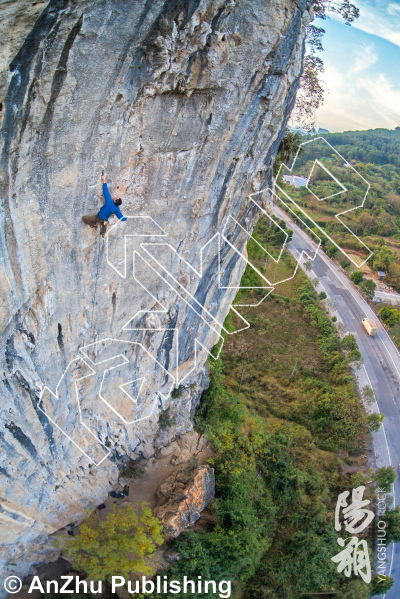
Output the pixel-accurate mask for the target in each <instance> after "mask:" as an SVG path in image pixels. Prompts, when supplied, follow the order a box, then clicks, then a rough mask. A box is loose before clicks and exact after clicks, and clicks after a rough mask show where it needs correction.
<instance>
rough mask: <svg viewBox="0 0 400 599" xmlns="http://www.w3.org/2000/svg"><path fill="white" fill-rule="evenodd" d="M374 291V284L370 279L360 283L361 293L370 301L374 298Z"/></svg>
mask: <svg viewBox="0 0 400 599" xmlns="http://www.w3.org/2000/svg"><path fill="white" fill-rule="evenodd" d="M375 289H376V283H374V281H372V280H371V279H367V280H366V281H362V283H360V290H361V293H362V294H363V295H365V297H366V298H367V299H369V300H370V301H372V300H373V299H374V297H375Z"/></svg>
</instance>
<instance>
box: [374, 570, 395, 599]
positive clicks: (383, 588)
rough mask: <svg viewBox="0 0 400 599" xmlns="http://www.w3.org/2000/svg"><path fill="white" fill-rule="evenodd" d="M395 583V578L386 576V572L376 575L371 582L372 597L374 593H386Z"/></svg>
mask: <svg viewBox="0 0 400 599" xmlns="http://www.w3.org/2000/svg"><path fill="white" fill-rule="evenodd" d="M393 583H394V580H393V578H389V576H385V575H384V574H378V576H374V578H373V579H372V580H371V582H370V592H371V597H373V596H374V595H384V594H385V593H387V592H388V591H389V590H390V589H391V588H392V586H393Z"/></svg>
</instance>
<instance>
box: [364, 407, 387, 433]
mask: <svg viewBox="0 0 400 599" xmlns="http://www.w3.org/2000/svg"><path fill="white" fill-rule="evenodd" d="M384 418H385V416H384V415H383V414H381V413H380V412H378V413H374V414H369V415H368V416H367V426H368V429H369V430H370V431H371V433H376V432H377V431H379V429H380V426H381V424H382V422H383V419H384Z"/></svg>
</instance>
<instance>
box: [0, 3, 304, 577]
mask: <svg viewBox="0 0 400 599" xmlns="http://www.w3.org/2000/svg"><path fill="white" fill-rule="evenodd" d="M3 4H4V3H0V11H3V15H2V16H3V17H4V18H3V19H2V28H3V30H4V31H6V32H10V31H12V32H13V33H12V35H11V34H10V35H9V37H8V38H4V39H5V40H6V42H5V43H6V46H7V47H6V50H4V51H2V54H1V55H0V64H1V71H2V72H1V79H0V82H1V87H0V90H1V94H2V96H1V97H0V102H1V112H0V119H1V127H2V147H1V164H0V175H1V211H0V219H1V230H0V235H1V255H0V342H1V356H2V363H1V370H0V374H1V379H2V381H1V383H0V385H1V395H2V401H1V407H0V409H1V421H2V426H1V432H0V444H1V453H0V479H1V493H0V496H1V499H0V502H1V507H0V530H1V540H2V544H3V548H2V553H1V560H2V570H3V572H4V573H10V572H17V573H20V574H25V573H26V572H27V571H28V570H29V567H30V566H31V564H32V563H38V562H39V561H41V560H43V559H49V558H50V557H51V551H50V548H51V546H52V545H51V542H50V540H49V539H48V535H49V534H51V533H53V532H55V531H56V530H58V529H59V528H60V527H62V526H64V525H65V524H67V523H68V522H69V521H71V520H75V521H77V520H79V518H82V517H83V516H84V515H85V508H86V507H87V506H94V505H96V504H97V503H100V501H101V500H102V499H103V498H104V496H105V494H106V492H107V491H108V490H110V489H111V488H112V485H113V484H114V483H115V481H116V479H117V476H118V465H119V463H120V462H121V461H122V460H123V459H124V457H125V456H130V457H131V458H134V457H135V456H139V455H144V456H147V457H148V456H150V455H151V454H152V452H154V451H155V448H157V447H160V446H161V445H162V444H163V443H165V442H167V441H168V440H169V439H171V438H172V437H173V436H174V435H177V434H180V433H182V432H184V431H186V430H189V429H190V428H191V421H190V415H191V412H192V411H193V409H194V406H195V405H196V402H197V401H198V398H199V395H200V393H201V390H202V388H204V385H205V384H206V377H205V376H204V369H203V365H204V362H205V360H206V358H207V351H208V350H209V349H210V348H211V347H212V346H213V345H214V344H215V343H216V342H217V341H218V338H219V333H220V330H221V326H222V323H223V321H224V318H225V316H226V315H227V313H228V311H229V309H230V306H231V303H232V301H233V298H234V296H235V294H236V291H237V289H235V288H237V286H238V284H239V281H240V277H241V275H242V273H243V270H244V267H245V262H244V260H243V259H241V258H240V256H239V254H238V253H237V252H236V251H235V248H241V247H242V246H243V244H244V241H245V239H246V236H245V235H244V237H242V238H241V236H240V235H241V233H240V231H241V229H240V227H236V228H235V229H234V232H233V233H232V234H231V235H230V236H229V239H227V238H224V237H223V236H222V232H223V231H224V226H225V224H226V222H227V219H228V218H229V217H230V216H231V217H233V219H235V220H236V221H237V222H239V223H240V224H241V226H242V227H243V229H245V230H247V231H251V229H252V226H253V225H254V222H255V219H256V216H255V212H254V210H253V208H252V207H251V206H252V204H251V202H249V201H248V199H247V198H248V196H249V194H250V193H252V192H254V191H256V190H258V189H259V188H260V187H261V186H264V185H265V184H267V183H268V182H269V179H270V177H271V174H272V165H273V162H274V159H275V154H276V151H277V148H278V145H279V142H280V139H281V137H282V135H283V133H284V130H285V126H286V122H287V119H288V116H289V114H290V110H291V108H292V106H293V103H294V98H295V93H296V90H297V87H298V82H299V75H300V72H301V65H302V54H303V46H304V34H305V26H306V24H307V22H308V20H309V14H308V12H307V2H306V1H305V0H300V2H292V0H276V1H271V2H268V1H265V0H262V1H261V0H254V1H253V0H252V1H250V0H238V1H234V0H200V1H199V0H190V1H186V2H183V1H179V0H176V1H175V0H167V1H162V0H158V1H157V0H150V1H148V2H140V1H139V0H137V1H136V0H117V1H112V0H103V1H98V0H94V1H84V0H75V1H74V0H70V1H68V0H51V1H50V2H49V3H48V4H47V5H46V4H45V3H37V6H36V9H35V10H36V12H35V11H34V10H33V9H32V8H31V7H30V6H29V3H28V5H27V3H26V2H25V3H24V2H22V0H20V1H18V0H17V1H16V2H14V3H12V4H13V5H14V6H13V9H12V10H11V9H10V6H7V5H4V7H3ZM17 5H18V6H17ZM26 5H27V6H26ZM17 8H18V10H17ZM38 8H40V11H42V12H40V11H38ZM28 9H29V10H28ZM0 14H1V13H0ZM102 168H104V169H105V171H106V174H107V177H108V183H109V188H110V191H111V193H112V195H113V197H114V198H115V197H121V198H122V200H123V204H122V206H121V208H122V212H123V214H124V215H126V216H128V220H127V221H126V222H125V223H122V222H118V223H116V224H113V225H111V226H110V227H109V232H108V234H107V236H106V239H105V240H104V241H103V240H102V239H101V238H100V237H99V233H98V231H97V230H93V229H90V228H89V227H88V226H86V225H84V224H83V223H82V221H81V217H82V216H83V215H84V214H96V213H97V212H98V210H99V209H100V207H101V205H102V202H103V200H102V189H101V185H100V174H101V170H102ZM174 388H175V389H177V388H178V391H175V392H173V393H172V396H171V392H172V391H173V389H174ZM167 407H170V414H171V417H172V426H171V427H170V428H169V429H168V430H167V431H166V430H165V428H162V429H160V427H159V422H158V415H159V413H160V410H164V409H165V408H167Z"/></svg>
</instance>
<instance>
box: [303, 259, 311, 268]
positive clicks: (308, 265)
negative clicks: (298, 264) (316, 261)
mask: <svg viewBox="0 0 400 599" xmlns="http://www.w3.org/2000/svg"><path fill="white" fill-rule="evenodd" d="M304 268H305V269H306V270H312V262H311V260H307V261H306V262H304Z"/></svg>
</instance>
